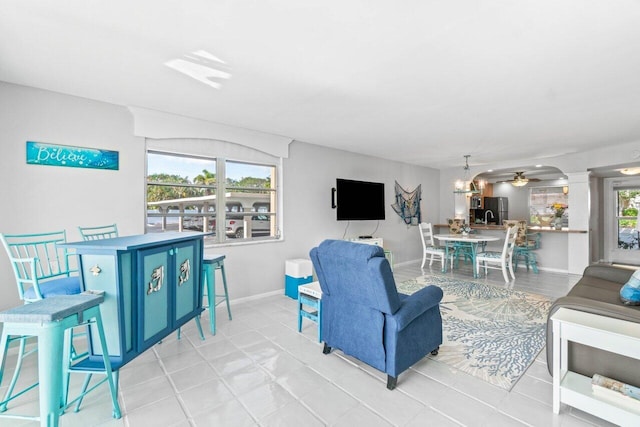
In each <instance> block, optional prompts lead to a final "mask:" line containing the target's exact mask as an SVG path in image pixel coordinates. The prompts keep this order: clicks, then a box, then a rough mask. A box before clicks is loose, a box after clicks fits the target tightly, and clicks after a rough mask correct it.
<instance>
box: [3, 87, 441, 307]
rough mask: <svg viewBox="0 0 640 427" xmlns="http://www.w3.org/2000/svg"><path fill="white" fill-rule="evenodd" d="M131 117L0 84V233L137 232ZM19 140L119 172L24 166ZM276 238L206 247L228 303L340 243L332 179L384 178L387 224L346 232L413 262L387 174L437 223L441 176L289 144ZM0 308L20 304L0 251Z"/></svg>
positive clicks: (139, 178) (415, 243) (412, 244)
mask: <svg viewBox="0 0 640 427" xmlns="http://www.w3.org/2000/svg"><path fill="white" fill-rule="evenodd" d="M133 134H134V120H133V117H132V114H131V112H130V111H129V110H128V109H127V108H125V107H122V106H116V105H111V104H106V103H102V102H97V101H91V100H87V99H83V98H77V97H73V96H68V95H62V94H57V93H53V92H48V91H42V90H39V89H34V88H27V87H22V86H16V85H11V84H5V83H0V146H1V147H2V156H0V179H1V180H2V183H3V184H2V187H1V188H2V201H3V204H4V206H3V209H0V232H3V233H32V232H44V231H54V230H60V229H66V230H68V238H69V240H72V241H73V240H79V239H80V236H79V234H78V232H77V226H78V225H93V224H96V225H97V224H105V223H113V222H116V223H117V224H118V229H119V231H120V233H121V234H122V235H127V234H139V233H143V232H144V221H145V203H144V200H145V194H144V174H145V147H144V140H143V138H140V137H135V136H133ZM26 141H38V142H47V143H52V144H60V145H73V146H81V147H91V148H101V149H109V150H116V151H119V153H120V169H119V170H118V171H103V170H97V169H77V168H65V167H51V166H34V165H27V164H26V161H25V158H26V155H25V152H26V148H25V147H26ZM283 168H284V171H283V173H284V184H283V197H284V229H283V233H284V240H283V241H281V242H268V243H260V244H243V245H238V246H222V247H214V248H207V249H206V251H207V252H215V253H224V254H225V255H227V259H226V261H225V266H226V270H227V276H228V279H229V287H230V289H229V292H230V294H231V298H232V299H238V298H244V297H250V296H255V295H259V294H262V293H267V292H283V293H284V265H285V260H287V259H291V258H301V257H305V258H306V257H308V253H309V250H310V249H311V248H312V247H313V246H315V245H317V244H318V243H320V242H321V241H322V240H323V239H325V238H336V239H340V238H342V237H343V235H345V228H346V225H347V223H346V222H338V221H336V220H335V211H334V210H332V209H331V188H332V187H334V186H335V180H336V178H350V179H358V180H369V181H376V182H384V184H385V198H386V200H385V202H386V205H387V211H386V220H385V221H380V225H379V227H378V229H377V231H376V230H375V229H376V226H377V221H356V222H351V223H350V224H349V228H348V230H346V236H347V237H348V236H357V235H361V234H375V235H376V236H380V237H382V238H384V241H385V246H387V247H388V248H389V249H391V250H392V251H393V253H394V257H395V261H396V263H403V262H407V261H412V260H418V259H419V258H420V256H421V250H422V249H421V246H420V240H419V235H418V231H417V227H407V226H406V225H405V224H404V222H403V221H402V220H401V219H400V217H398V216H397V215H396V213H395V212H394V211H393V210H392V209H391V207H390V205H391V204H392V203H393V202H394V190H393V188H394V180H397V181H398V183H400V185H402V186H403V187H404V188H405V189H407V190H413V189H414V188H415V187H416V186H417V185H418V184H422V197H423V199H422V209H423V219H424V220H427V221H432V222H436V221H437V218H438V212H439V206H438V205H439V196H440V189H439V188H440V183H439V172H438V171H437V170H434V169H429V168H422V167H418V166H412V165H407V164H402V163H397V162H391V161H386V160H384V159H377V158H372V157H368V156H362V155H359V154H354V153H348V152H344V151H340V150H334V149H328V148H323V147H320V146H315V145H311V144H306V143H302V142H293V143H292V144H291V145H290V153H289V157H288V158H287V159H285V160H284V165H283ZM0 279H1V280H2V283H4V285H3V286H1V287H0V309H5V308H7V307H11V306H15V305H17V304H19V303H20V302H19V300H18V297H17V291H16V288H15V284H14V283H15V282H14V279H13V273H12V272H11V270H10V264H9V262H8V260H7V257H6V255H5V254H4V253H2V254H0Z"/></svg>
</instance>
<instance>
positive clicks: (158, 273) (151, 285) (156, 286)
mask: <svg viewBox="0 0 640 427" xmlns="http://www.w3.org/2000/svg"><path fill="white" fill-rule="evenodd" d="M150 279H151V280H150V281H149V282H148V283H147V295H151V294H152V293H154V292H158V291H159V290H160V288H162V282H164V266H163V265H161V266H159V267H156V268H154V269H153V271H152V272H151V277H150Z"/></svg>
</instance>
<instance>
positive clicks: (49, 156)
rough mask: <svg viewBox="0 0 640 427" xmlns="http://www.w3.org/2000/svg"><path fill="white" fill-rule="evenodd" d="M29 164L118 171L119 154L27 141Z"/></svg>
mask: <svg viewBox="0 0 640 427" xmlns="http://www.w3.org/2000/svg"><path fill="white" fill-rule="evenodd" d="M27 164H31V165H47V166H66V167H70V168H90V169H113V170H118V152H117V151H109V150H98V149H96V148H84V147H71V146H68V145H54V144H45V143H42V142H33V141H27Z"/></svg>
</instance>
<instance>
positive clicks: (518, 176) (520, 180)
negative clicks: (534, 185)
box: [499, 172, 540, 187]
mask: <svg viewBox="0 0 640 427" xmlns="http://www.w3.org/2000/svg"><path fill="white" fill-rule="evenodd" d="M538 181H540V179H538V178H527V177H526V176H524V172H516V173H515V175H514V177H513V179H512V180H511V181H499V182H509V183H511V185H513V186H514V187H523V186H525V185H527V184H528V183H529V182H538Z"/></svg>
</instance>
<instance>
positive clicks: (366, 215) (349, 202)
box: [336, 178, 384, 221]
mask: <svg viewBox="0 0 640 427" xmlns="http://www.w3.org/2000/svg"><path fill="white" fill-rule="evenodd" d="M336 205H337V220H338V221H354V220H376V219H384V184H383V183H379V182H365V181H353V180H350V179H340V178H338V179H337V180H336Z"/></svg>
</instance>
